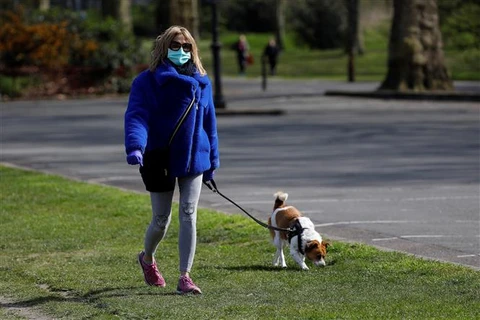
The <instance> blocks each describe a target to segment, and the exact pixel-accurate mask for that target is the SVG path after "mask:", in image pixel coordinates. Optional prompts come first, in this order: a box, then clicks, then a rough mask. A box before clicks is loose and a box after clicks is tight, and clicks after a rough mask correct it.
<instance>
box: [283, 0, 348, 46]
mask: <svg viewBox="0 0 480 320" xmlns="http://www.w3.org/2000/svg"><path fill="white" fill-rule="evenodd" d="M287 11H288V18H287V20H289V21H290V23H291V25H292V29H293V31H294V32H295V33H296V35H297V38H296V39H297V41H298V42H300V43H303V44H306V45H308V46H309V47H310V48H315V49H334V48H340V47H342V46H343V45H344V43H345V40H344V39H345V26H346V21H345V19H346V16H347V13H346V8H345V5H344V2H343V1H337V0H299V1H296V2H295V4H292V5H291V6H290V7H289V9H288V10H287Z"/></svg>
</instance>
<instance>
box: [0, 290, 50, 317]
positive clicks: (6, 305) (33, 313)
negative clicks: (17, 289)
mask: <svg viewBox="0 0 480 320" xmlns="http://www.w3.org/2000/svg"><path fill="white" fill-rule="evenodd" d="M0 307H2V309H5V312H6V313H7V314H9V315H12V316H18V317H23V318H25V319H32V320H52V319H54V318H52V317H49V316H46V315H44V314H43V313H42V312H41V311H40V310H39V308H37V307H32V306H28V305H25V304H23V303H21V302H16V301H14V300H13V299H10V298H6V297H2V296H0Z"/></svg>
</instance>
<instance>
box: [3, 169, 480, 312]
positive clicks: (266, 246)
mask: <svg viewBox="0 0 480 320" xmlns="http://www.w3.org/2000/svg"><path fill="white" fill-rule="evenodd" d="M0 201H1V202H0V203H1V211H0V219H1V221H2V223H1V233H0V247H1V252H0V257H1V259H0V280H1V281H0V297H4V298H5V297H6V298H9V299H10V301H15V302H16V304H15V303H14V305H15V306H23V307H25V306H28V307H35V308H38V309H39V310H40V311H41V312H42V313H43V314H47V315H49V316H50V317H52V318H55V319H61V318H65V319H118V318H120V319H339V318H341V319H434V318H448V319H477V318H479V317H480V312H479V310H480V305H479V304H480V302H479V300H478V295H479V292H480V273H479V272H477V271H474V270H471V269H469V268H466V267H460V266H456V265H452V264H447V263H440V262H433V261H425V260H422V259H417V258H414V257H412V256H408V255H405V254H401V253H396V252H382V251H379V250H377V249H375V248H373V247H369V246H366V245H361V244H351V243H343V242H333V245H332V247H331V249H330V251H329V254H328V256H327V259H326V260H327V266H326V267H325V268H315V267H313V266H311V265H310V266H311V269H310V271H308V272H302V271H301V270H299V268H298V267H297V266H296V264H295V263H294V262H293V260H292V259H291V258H290V257H289V256H288V253H287V263H288V264H289V268H288V269H286V270H281V269H278V268H275V267H273V266H272V265H271V260H272V257H273V252H274V248H273V246H272V245H271V243H270V240H269V235H268V232H267V231H266V230H265V229H264V228H262V227H260V226H259V225H257V224H256V223H255V222H253V221H252V220H251V219H249V218H248V217H245V216H244V215H241V214H236V215H226V214H222V213H219V212H214V211H211V210H206V209H200V210H199V212H198V247H197V254H196V259H195V265H194V268H193V270H192V276H193V278H194V280H195V282H196V283H197V284H198V285H199V286H200V287H201V288H202V290H203V291H204V294H203V295H201V296H196V297H182V296H177V295H176V294H175V293H174V291H175V288H176V281H177V277H178V253H177V236H178V221H177V219H178V216H177V213H176V210H177V207H176V206H175V208H174V217H173V219H172V224H171V227H170V230H169V232H168V235H167V237H166V239H165V240H164V242H162V244H161V246H160V248H159V250H158V255H157V259H158V263H159V266H160V268H161V270H162V272H163V274H164V276H165V278H166V281H167V287H166V288H164V289H160V288H152V287H148V286H146V285H145V284H144V283H143V276H142V274H141V271H140V269H139V267H138V265H137V263H136V254H137V253H138V251H139V250H140V249H141V247H142V244H143V235H144V231H145V228H146V227H147V225H148V223H149V219H150V215H151V213H150V202H149V197H148V195H146V194H138V193H134V192H127V191H122V190H118V189H115V188H112V187H103V186H99V185H90V184H87V183H81V182H75V181H70V180H67V179H64V178H61V177H58V176H53V175H45V174H41V173H36V172H31V171H23V170H18V169H12V168H8V167H1V166H0ZM7 312H10V311H7V310H6V309H5V308H4V309H2V310H1V311H0V317H2V318H7ZM9 314H10V313H9ZM8 317H9V318H13V317H12V316H10V315H9V316H8Z"/></svg>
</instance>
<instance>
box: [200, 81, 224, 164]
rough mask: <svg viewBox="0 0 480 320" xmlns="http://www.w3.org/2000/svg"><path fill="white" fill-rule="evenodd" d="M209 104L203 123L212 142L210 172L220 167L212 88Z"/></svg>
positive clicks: (210, 88) (209, 87)
mask: <svg viewBox="0 0 480 320" xmlns="http://www.w3.org/2000/svg"><path fill="white" fill-rule="evenodd" d="M208 90H209V102H208V107H207V110H206V113H205V117H204V121H203V129H204V130H205V132H206V133H207V136H208V140H209V142H210V165H211V167H210V170H215V169H217V168H219V167H220V156H219V151H218V136H217V119H216V115H215V105H214V104H213V96H212V86H211V85H209V86H208Z"/></svg>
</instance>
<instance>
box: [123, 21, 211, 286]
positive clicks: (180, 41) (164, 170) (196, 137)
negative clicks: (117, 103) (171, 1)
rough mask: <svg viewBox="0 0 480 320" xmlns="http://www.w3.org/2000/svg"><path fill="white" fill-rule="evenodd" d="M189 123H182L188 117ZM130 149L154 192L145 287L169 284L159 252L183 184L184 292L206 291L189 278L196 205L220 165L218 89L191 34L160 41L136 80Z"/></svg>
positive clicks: (128, 118)
mask: <svg viewBox="0 0 480 320" xmlns="http://www.w3.org/2000/svg"><path fill="white" fill-rule="evenodd" d="M181 119H183V121H182V120H181ZM125 150H126V153H127V162H128V164H130V165H137V164H138V165H140V173H141V176H142V180H143V182H144V184H145V187H146V189H147V191H149V192H150V198H151V205H152V220H151V222H150V225H149V227H148V228H147V231H146V234H145V242H144V250H143V251H142V252H140V254H139V255H138V261H139V263H140V266H141V267H142V270H143V274H144V278H145V282H146V283H147V284H149V285H152V286H158V287H165V280H164V278H163V277H162V274H161V273H160V271H159V270H158V268H157V263H156V261H155V252H156V250H157V247H158V245H159V243H160V241H161V240H162V239H163V238H164V236H165V233H166V231H167V229H168V226H169V224H170V220H171V209H172V201H173V194H174V189H175V185H176V183H178V187H179V194H180V199H179V223H180V232H179V239H178V241H179V243H178V248H179V256H180V268H179V269H180V278H179V281H178V286H177V292H178V293H180V294H185V293H193V294H200V293H201V290H200V288H199V287H198V286H197V285H195V284H194V283H193V281H192V279H191V278H190V275H189V273H190V270H191V268H192V265H193V259H194V255H195V248H196V220H197V204H198V200H199V197H200V191H201V187H202V179H203V181H209V180H212V179H213V174H214V170H215V169H217V168H218V167H219V165H220V161H219V154H218V138H217V126H216V118H215V107H214V105H213V98H212V85H211V82H210V80H209V78H208V76H207V75H206V72H205V69H204V68H203V66H202V63H201V61H200V58H199V55H198V47H197V45H196V43H195V40H194V39H193V37H192V35H191V34H190V32H189V31H188V30H187V29H186V28H184V27H180V26H172V27H170V28H168V29H167V30H166V31H165V32H164V33H162V34H161V35H160V36H158V37H157V39H156V41H155V47H154V50H153V52H152V60H151V63H150V67H149V70H145V71H143V72H142V73H140V74H139V75H138V76H137V77H136V78H135V79H134V81H133V83H132V88H131V91H130V96H129V100H128V107H127V110H126V112H125Z"/></svg>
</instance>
